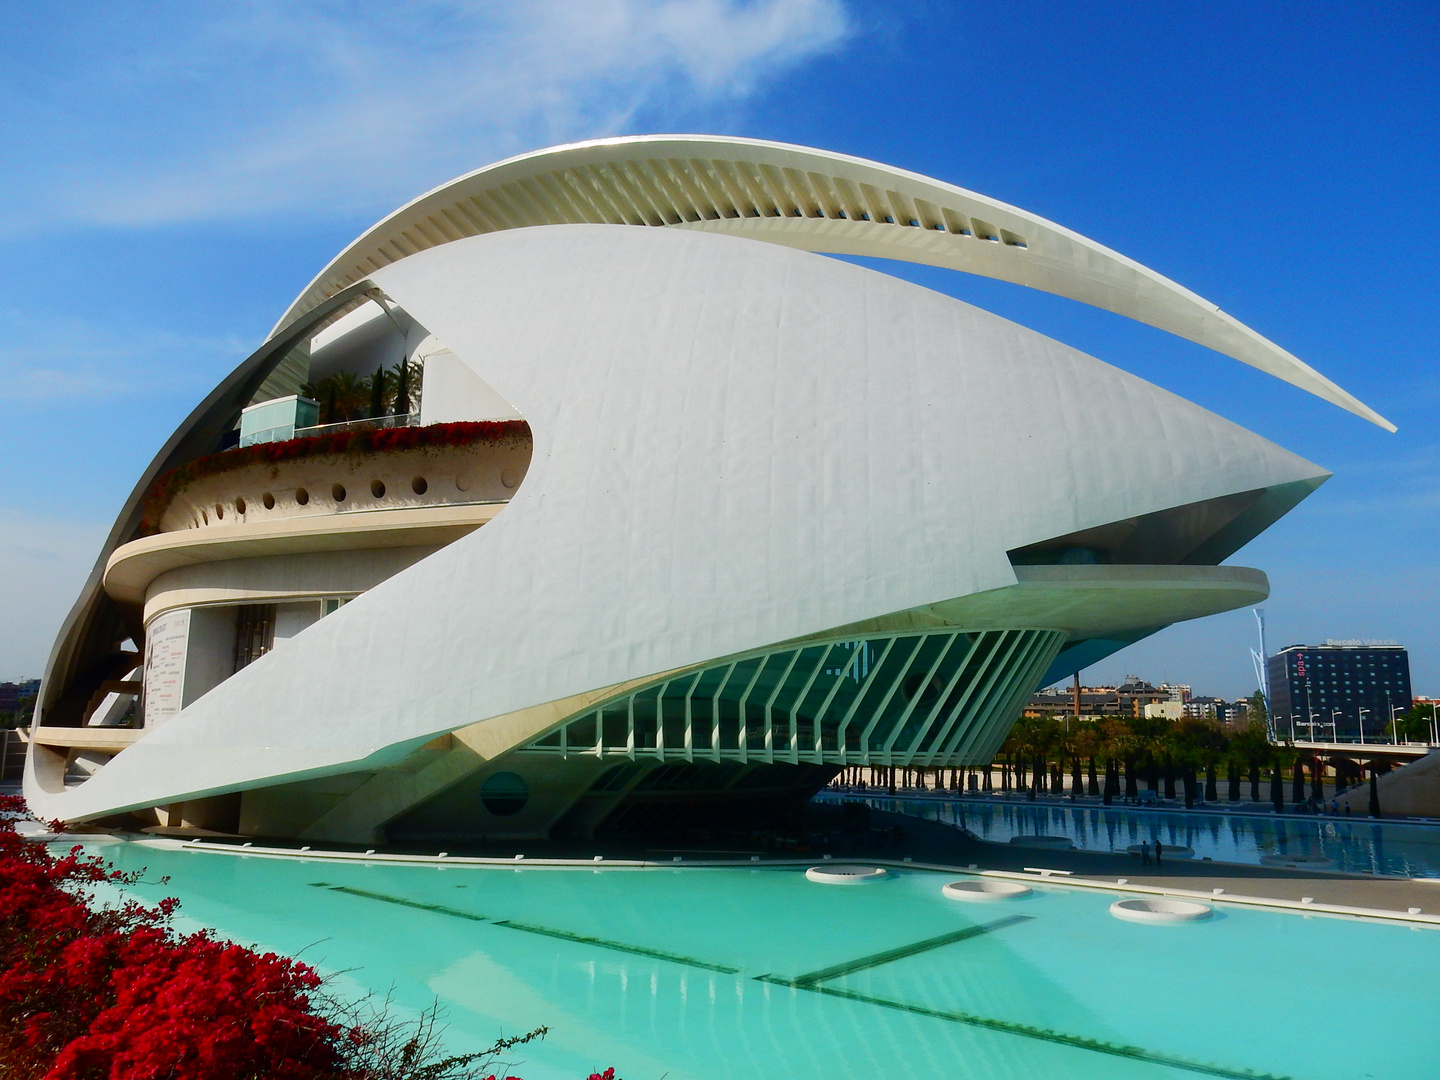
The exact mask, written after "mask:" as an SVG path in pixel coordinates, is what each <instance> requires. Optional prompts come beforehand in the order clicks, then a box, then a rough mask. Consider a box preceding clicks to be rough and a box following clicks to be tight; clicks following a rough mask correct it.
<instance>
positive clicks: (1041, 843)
mask: <svg viewBox="0 0 1440 1080" xmlns="http://www.w3.org/2000/svg"><path fill="white" fill-rule="evenodd" d="M1010 843H1012V844H1014V845H1015V846H1016V847H1033V848H1045V849H1047V850H1049V851H1065V850H1067V849H1069V848H1073V847H1074V846H1075V841H1074V840H1071V839H1070V837H1068V836H1031V835H1027V834H1022V835H1020V836H1012V837H1010Z"/></svg>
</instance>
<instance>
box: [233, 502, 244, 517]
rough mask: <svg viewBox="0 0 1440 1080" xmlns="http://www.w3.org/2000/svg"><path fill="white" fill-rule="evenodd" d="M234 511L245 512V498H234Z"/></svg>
mask: <svg viewBox="0 0 1440 1080" xmlns="http://www.w3.org/2000/svg"><path fill="white" fill-rule="evenodd" d="M235 512H236V513H237V514H243V513H245V500H244V499H236V500H235Z"/></svg>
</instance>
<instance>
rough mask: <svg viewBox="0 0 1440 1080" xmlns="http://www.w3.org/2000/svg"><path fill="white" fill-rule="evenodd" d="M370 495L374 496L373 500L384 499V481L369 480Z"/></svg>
mask: <svg viewBox="0 0 1440 1080" xmlns="http://www.w3.org/2000/svg"><path fill="white" fill-rule="evenodd" d="M370 494H371V495H374V496H375V498H377V499H383V498H384V497H385V481H383V480H371V481H370Z"/></svg>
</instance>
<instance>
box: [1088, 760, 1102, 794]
mask: <svg viewBox="0 0 1440 1080" xmlns="http://www.w3.org/2000/svg"><path fill="white" fill-rule="evenodd" d="M1090 797H1091V798H1092V799H1098V798H1099V797H1100V779H1099V777H1097V776H1096V775H1095V757H1094V755H1093V754H1092V755H1091V757H1090Z"/></svg>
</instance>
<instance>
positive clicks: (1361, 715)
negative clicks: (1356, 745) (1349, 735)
mask: <svg viewBox="0 0 1440 1080" xmlns="http://www.w3.org/2000/svg"><path fill="white" fill-rule="evenodd" d="M1369 711H1370V710H1369V709H1361V710H1360V711H1359V712H1358V713H1357V714H1356V718H1357V719H1358V720H1359V721H1360V745H1361V746H1364V745H1365V714H1366V713H1367V712H1369Z"/></svg>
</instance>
